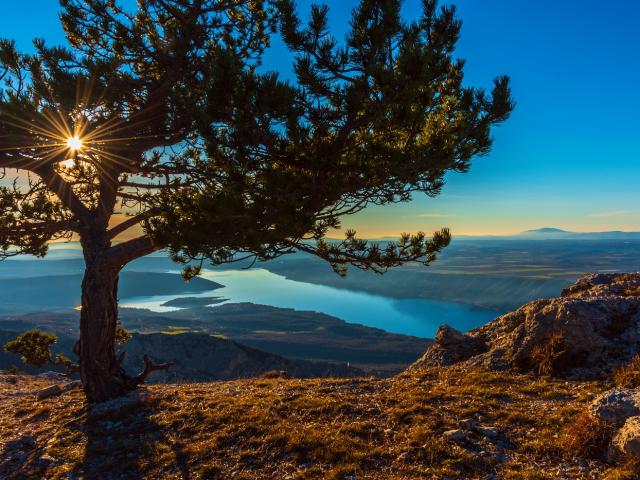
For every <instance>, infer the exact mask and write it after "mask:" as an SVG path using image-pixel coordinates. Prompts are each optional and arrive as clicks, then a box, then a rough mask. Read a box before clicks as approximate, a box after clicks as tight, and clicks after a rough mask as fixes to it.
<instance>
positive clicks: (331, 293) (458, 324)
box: [121, 269, 501, 338]
mask: <svg viewBox="0 0 640 480" xmlns="http://www.w3.org/2000/svg"><path fill="white" fill-rule="evenodd" d="M202 276H203V277H204V278H206V279H209V280H212V281H214V282H218V283H220V284H222V285H224V286H225V287H224V288H220V289H218V290H213V291H209V292H202V293H199V294H187V295H171V296H167V295H163V296H153V297H138V298H130V299H127V298H124V299H122V300H121V305H122V306H123V307H135V308H147V309H150V310H153V311H156V312H170V311H173V310H176V308H175V307H163V306H162V304H163V303H164V302H166V301H168V300H171V299H173V298H178V297H224V298H226V299H227V301H226V302H225V303H239V302H251V303H256V304H262V305H271V306H274V307H281V308H293V309H295V310H303V311H314V312H319V313H326V314H328V315H332V316H334V317H338V318H341V319H342V320H345V321H347V322H351V323H360V324H362V325H367V326H369V327H376V328H381V329H383V330H387V331H389V332H394V333H404V334H406V335H415V336H417V337H425V338H432V337H433V336H434V335H435V333H436V330H437V329H438V327H439V326H440V325H442V324H444V323H446V324H448V325H450V326H452V327H454V328H457V329H458V330H461V331H467V330H469V329H472V328H475V327H477V326H480V325H483V324H485V323H486V322H488V321H490V320H493V319H494V318H495V317H497V316H498V315H500V314H501V312H495V311H487V310H481V309H478V308H474V307H471V306H468V305H464V304H461V303H455V302H445V301H438V300H424V299H395V298H389V297H383V296H379V295H370V294H368V293H362V292H354V291H351V290H344V289H337V288H332V287H326V286H323V285H315V284H311V283H303V282H296V281H293V280H289V279H286V278H285V277H282V276H280V275H276V274H274V273H271V272H269V271H267V270H263V269H251V270H226V271H204V272H203V275H202ZM217 305H221V304H217ZM213 307H214V308H215V305H214V306H213Z"/></svg>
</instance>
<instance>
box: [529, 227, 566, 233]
mask: <svg viewBox="0 0 640 480" xmlns="http://www.w3.org/2000/svg"><path fill="white" fill-rule="evenodd" d="M523 233H571V232H568V231H567V230H562V229H561V228H553V227H543V228H536V229H534V230H526V231H525V232H523Z"/></svg>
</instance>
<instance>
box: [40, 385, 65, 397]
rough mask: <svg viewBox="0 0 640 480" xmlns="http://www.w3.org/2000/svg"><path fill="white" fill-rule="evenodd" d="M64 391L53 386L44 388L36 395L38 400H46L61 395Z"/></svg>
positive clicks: (57, 386) (58, 386)
mask: <svg viewBox="0 0 640 480" xmlns="http://www.w3.org/2000/svg"><path fill="white" fill-rule="evenodd" d="M63 391H64V390H63V389H62V388H60V385H51V386H50V387H47V388H43V389H42V390H40V391H39V392H37V393H36V399H37V400H44V399H45V398H49V397H55V396H56V395H60V394H61V393H62V392H63Z"/></svg>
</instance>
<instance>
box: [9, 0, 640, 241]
mask: <svg viewBox="0 0 640 480" xmlns="http://www.w3.org/2000/svg"><path fill="white" fill-rule="evenodd" d="M127 1H129V0H127ZM37 3H38V4H39V5H38V12H39V13H38V14H37V15H32V14H31V12H32V9H33V4H26V3H21V4H14V5H10V6H5V9H4V15H3V18H2V19H0V26H1V27H2V32H3V34H2V37H4V38H8V39H15V40H16V42H17V45H18V47H19V48H20V49H23V50H29V49H30V48H32V47H31V44H30V41H31V39H32V38H35V37H41V38H44V39H45V40H47V41H48V42H49V43H51V44H63V43H64V35H63V32H62V30H61V27H60V24H59V21H58V18H57V12H58V10H59V7H58V5H57V2H49V1H48V2H43V1H40V2H37ZM125 3H126V2H125ZM297 3H298V9H299V12H300V13H301V15H302V17H303V18H306V17H307V13H308V11H309V5H310V3H311V2H310V1H309V0H304V1H298V2H297ZM321 3H327V4H328V5H329V7H330V22H331V25H330V27H331V29H332V30H333V31H334V32H335V33H336V37H337V38H338V39H340V38H341V37H342V35H343V33H344V32H345V30H346V28H347V21H348V18H349V13H350V11H351V9H352V8H353V6H354V5H355V4H356V2H355V1H353V0H350V1H348V2H344V3H343V4H340V5H338V4H337V2H335V1H328V2H321ZM419 3H420V2H419V1H418V0H411V1H406V2H405V3H404V8H403V13H404V17H405V19H410V18H413V17H415V15H416V12H417V11H418V6H419ZM442 3H443V4H451V3H453V4H455V5H456V6H457V7H458V17H459V19H461V20H462V22H463V27H462V37H461V39H460V42H459V46H458V49H457V52H456V53H457V56H459V57H460V58H463V59H465V60H466V61H467V64H466V70H465V72H466V77H465V82H466V83H467V84H478V85H482V86H485V87H486V86H489V85H490V82H491V80H492V79H493V78H494V77H495V76H497V75H500V74H507V75H509V76H510V77H511V81H512V88H513V95H514V98H515V100H516V103H517V105H516V109H515V111H514V112H513V115H512V117H511V118H510V119H509V120H508V121H507V122H506V123H505V125H504V126H501V127H499V128H497V129H496V130H495V132H494V137H495V144H494V147H493V150H492V152H491V154H490V155H488V156H486V157H483V158H476V159H475V160H474V162H473V163H472V166H471V169H470V171H469V172H468V173H466V174H448V175H447V184H446V185H445V187H444V188H443V191H442V193H441V195H439V196H438V197H436V198H427V197H424V196H422V195H416V196H414V199H413V201H412V202H410V203H405V204H399V205H390V206H385V207H369V208H367V209H366V210H365V211H363V212H361V213H359V214H357V215H354V216H352V217H349V218H346V219H344V221H343V225H342V230H341V231H344V230H346V229H347V228H353V229H355V230H356V231H357V232H358V233H359V235H360V236H362V237H367V238H376V237H377V238H379V237H389V236H397V235H398V234H399V233H401V232H404V231H407V232H416V231H419V230H421V231H425V232H426V233H428V234H429V233H431V232H432V231H434V230H436V229H439V228H442V227H448V228H450V230H451V232H452V234H453V235H454V236H459V235H472V236H478V235H513V234H515V233H517V232H522V231H526V230H532V229H536V228H540V225H558V226H559V227H558V228H562V229H565V230H568V231H574V232H596V231H613V230H621V231H634V230H638V228H639V227H638V225H640V199H639V198H638V195H637V193H636V190H637V179H638V178H640V162H639V161H638V155H637V154H636V153H634V152H635V148H634V142H633V138H634V134H635V130H637V120H636V119H635V112H636V111H637V110H638V109H640V95H639V94H638V93H637V90H636V89H635V84H636V83H637V80H638V77H639V76H640V60H638V58H637V55H635V53H634V49H633V45H637V44H638V43H640V32H638V31H637V30H635V27H634V22H633V21H632V19H633V18H637V14H638V13H640V5H630V4H629V3H628V2H624V1H622V0H616V1H614V2H613V3H612V4H611V5H609V6H608V7H607V8H598V6H599V5H600V4H599V3H598V4H597V3H596V2H595V1H593V0H589V1H587V2H577V1H573V0H572V1H567V2H563V4H562V5H557V4H555V3H554V2H551V1H550V0H545V1H543V2H537V3H536V4H535V5H531V4H527V5H521V4H520V5H513V4H512V3H511V2H504V1H499V0H491V1H487V2H482V5H479V4H478V3H477V2H473V1H472V0H459V1H455V2H442ZM551 11H552V12H553V15H549V12H551ZM27 16H28V17H29V18H30V19H32V21H30V22H29V23H28V24H27V25H25V22H24V18H25V17H27ZM540 24H544V25H545V32H546V35H544V36H541V35H540V31H539V29H538V28H537V25H540ZM594 31H598V32H599V38H598V42H597V43H596V42H595V41H594V40H593V38H592V37H593V32H594ZM291 58H292V57H291V55H290V54H289V53H288V52H287V51H285V48H284V46H283V44H282V41H281V40H280V39H279V38H278V37H277V36H275V37H274V38H273V41H272V46H271V48H270V51H269V52H268V54H267V56H266V61H265V67H264V68H265V69H267V70H277V71H279V72H280V74H281V76H283V77H285V78H287V77H288V76H290V67H291V62H290V59H291ZM622 66H623V67H624V71H623V74H620V75H617V76H615V83H614V84H613V82H614V81H613V80H612V76H611V73H612V72H617V71H619V70H620V68H621V67H622ZM607 85H611V87H612V89H614V90H615V92H616V96H606V97H605V98H606V99H607V101H600V100H598V99H597V98H593V96H594V92H602V91H603V86H604V87H605V89H604V91H605V92H606V91H608V89H607V88H606V86H607ZM618 92H620V93H618ZM618 99H619V100H618ZM610 119H616V121H615V122H612V121H611V120H610ZM621 171H624V175H621V174H620V172H621ZM329 236H330V237H336V236H338V237H339V236H340V234H337V233H333V232H332V233H330V235H329Z"/></svg>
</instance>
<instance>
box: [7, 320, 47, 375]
mask: <svg viewBox="0 0 640 480" xmlns="http://www.w3.org/2000/svg"><path fill="white" fill-rule="evenodd" d="M56 340H57V337H56V336H55V335H51V334H49V333H45V332H42V331H40V330H36V329H34V330H29V331H27V332H24V333H22V334H20V335H18V337H16V339H15V340H11V341H9V342H7V343H6V344H5V346H4V349H5V350H6V351H7V352H10V353H17V354H19V355H20V360H22V362H23V363H26V364H27V365H33V366H34V367H38V368H42V367H44V366H45V364H47V363H49V362H50V363H55V360H54V359H53V358H52V357H51V345H53V344H54V343H56Z"/></svg>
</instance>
